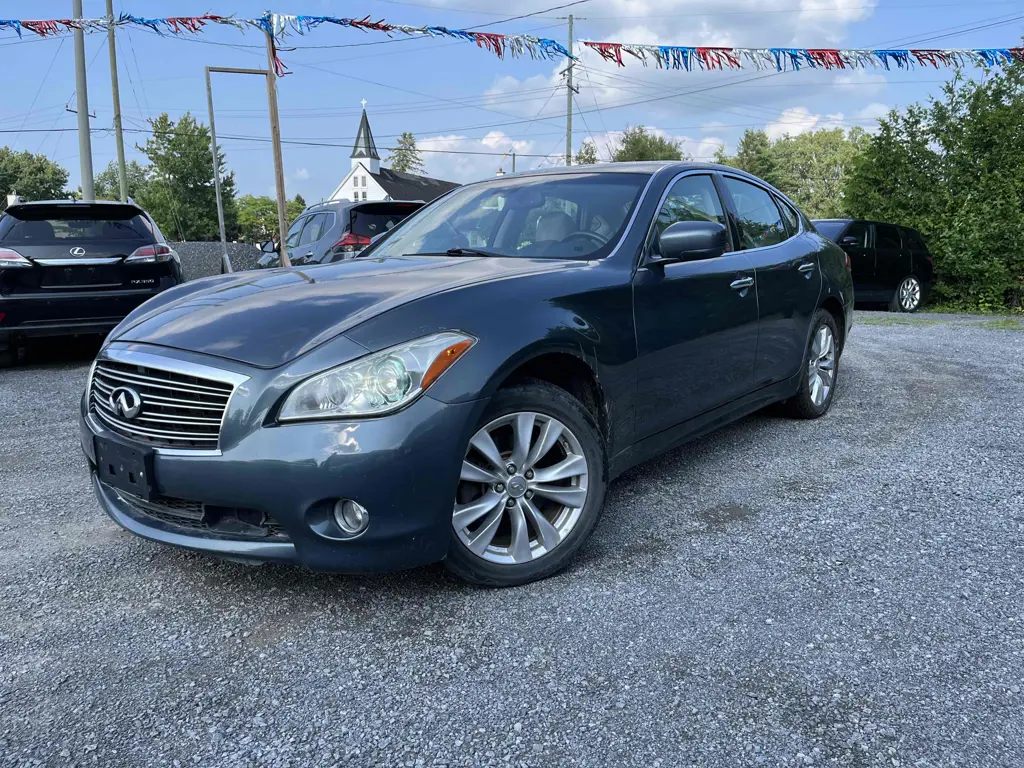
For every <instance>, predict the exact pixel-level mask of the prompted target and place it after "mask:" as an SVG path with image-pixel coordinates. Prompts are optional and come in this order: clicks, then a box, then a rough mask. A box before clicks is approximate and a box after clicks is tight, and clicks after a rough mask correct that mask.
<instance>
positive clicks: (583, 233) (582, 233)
mask: <svg viewBox="0 0 1024 768" xmlns="http://www.w3.org/2000/svg"><path fill="white" fill-rule="evenodd" d="M574 237H575V238H579V237H583V238H586V239H588V240H590V241H591V242H593V243H595V244H596V245H598V246H599V247H600V246H602V245H604V244H605V243H607V242H608V239H607V238H605V237H602V236H601V235H599V234H597V232H588V231H587V230H585V229H581V230H579V231H577V232H573V233H572V234H571V235H568V236H566V237H563V238H562V239H561V241H560V242H563V243H568V242H569V241H570V240H572V239H573V238H574Z"/></svg>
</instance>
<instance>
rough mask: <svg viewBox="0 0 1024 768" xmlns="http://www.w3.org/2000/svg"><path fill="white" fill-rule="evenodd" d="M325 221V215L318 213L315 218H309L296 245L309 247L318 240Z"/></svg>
mask: <svg viewBox="0 0 1024 768" xmlns="http://www.w3.org/2000/svg"><path fill="white" fill-rule="evenodd" d="M326 220H327V214H324V213H318V214H316V215H315V216H310V217H309V221H307V222H306V226H305V227H303V229H302V234H301V235H300V236H299V242H298V244H299V245H300V246H302V245H309V244H310V243H315V242H316V241H317V240H319V239H320V234H321V232H322V230H323V225H324V222H325V221H326Z"/></svg>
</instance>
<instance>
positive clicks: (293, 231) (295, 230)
mask: <svg viewBox="0 0 1024 768" xmlns="http://www.w3.org/2000/svg"><path fill="white" fill-rule="evenodd" d="M309 218H310V217H309V216H300V217H299V218H297V219H296V220H295V221H293V222H292V225H291V226H290V227H289V228H288V237H287V238H285V244H287V246H288V247H289V248H294V247H295V246H296V245H298V242H299V235H300V234H302V228H303V227H304V226H306V222H307V221H309Z"/></svg>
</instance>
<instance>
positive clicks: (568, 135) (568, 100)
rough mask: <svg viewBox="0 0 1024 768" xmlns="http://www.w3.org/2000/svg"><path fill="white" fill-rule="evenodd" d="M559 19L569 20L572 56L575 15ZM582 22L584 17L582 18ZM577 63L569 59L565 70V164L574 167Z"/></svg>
mask: <svg viewBox="0 0 1024 768" xmlns="http://www.w3.org/2000/svg"><path fill="white" fill-rule="evenodd" d="M559 18H562V19H568V20H569V48H568V51H569V55H570V56H572V55H573V53H572V22H573V15H572V14H571V13H570V14H569V15H568V16H560V17H559ZM580 19H581V20H582V19H583V17H582V16H581V17H580ZM574 63H575V62H574V61H573V60H572V59H569V65H568V66H567V67H566V68H565V164H566V165H572V95H573V94H574V93H579V89H578V88H573V87H572V66H573V64H574Z"/></svg>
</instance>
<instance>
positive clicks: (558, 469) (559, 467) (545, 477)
mask: <svg viewBox="0 0 1024 768" xmlns="http://www.w3.org/2000/svg"><path fill="white" fill-rule="evenodd" d="M586 473H587V460H586V459H585V458H583V457H582V456H576V455H572V456H568V457H567V458H566V459H565V460H564V461H561V462H559V463H558V464H555V465H554V466H553V467H544V468H543V469H538V470H536V474H535V475H534V476H533V479H534V482H538V483H550V482H553V481H555V480H565V479H566V478H567V477H576V476H577V475H585V474H586Z"/></svg>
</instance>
